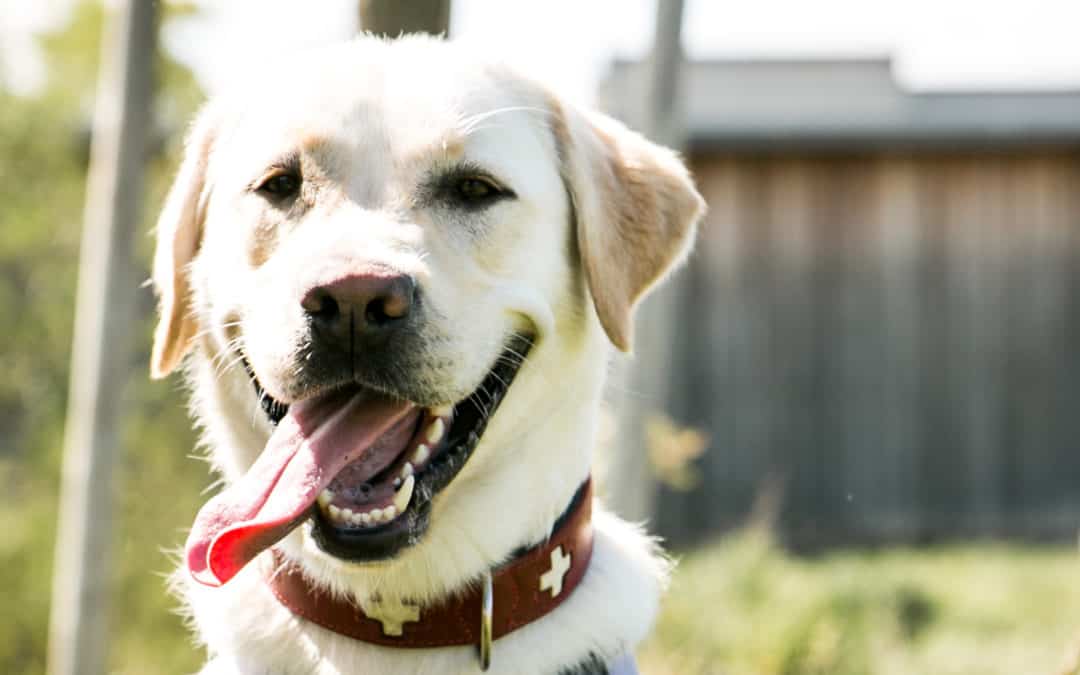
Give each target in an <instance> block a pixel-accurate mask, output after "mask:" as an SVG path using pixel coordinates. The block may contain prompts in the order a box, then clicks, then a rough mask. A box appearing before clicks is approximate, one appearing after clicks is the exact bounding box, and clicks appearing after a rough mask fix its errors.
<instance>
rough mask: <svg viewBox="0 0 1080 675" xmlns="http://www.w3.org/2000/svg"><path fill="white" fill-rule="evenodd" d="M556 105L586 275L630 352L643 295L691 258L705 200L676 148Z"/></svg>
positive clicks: (609, 325) (614, 335) (611, 334)
mask: <svg viewBox="0 0 1080 675" xmlns="http://www.w3.org/2000/svg"><path fill="white" fill-rule="evenodd" d="M553 107H554V110H553V119H552V130H553V132H554V134H555V139H556V144H557V146H558V151H559V154H560V160H561V162H562V175H563V180H564V181H565V182H566V185H567V188H568V190H569V192H570V197H571V200H572V202H573V207H574V212H575V218H576V221H577V223H576V224H577V241H578V248H579V250H580V253H581V258H582V264H583V266H584V269H585V278H586V281H587V282H588V285H589V291H590V293H591V294H592V298H593V304H594V305H595V307H596V313H597V316H598V317H599V318H600V323H601V325H603V327H604V330H605V331H606V332H607V335H608V338H609V339H610V340H611V342H612V344H614V345H615V346H616V347H617V348H619V349H620V350H622V351H624V352H628V351H630V350H631V346H632V344H633V328H634V310H635V308H636V307H637V304H638V302H639V301H640V300H641V298H642V297H644V296H645V294H646V293H647V292H648V291H649V290H650V289H651V288H652V287H653V286H655V285H656V284H657V282H659V281H660V280H661V279H663V278H664V276H665V275H666V274H667V273H668V272H670V271H671V270H673V269H674V268H675V267H677V266H678V265H679V263H681V262H682V261H683V260H684V259H685V258H686V256H687V254H688V253H689V251H690V248H691V246H692V244H693V241H694V234H695V232H696V230H697V223H698V220H700V218H701V216H702V214H703V213H704V211H705V202H704V200H703V199H702V198H701V195H699V194H698V192H697V190H696V189H695V188H694V182H693V180H692V179H691V178H690V174H689V172H688V171H687V170H686V166H685V165H684V164H683V162H682V160H681V159H680V158H679V156H678V155H677V154H675V153H674V152H673V151H671V150H669V149H667V148H664V147H661V146H659V145H656V144H655V143H652V142H650V141H648V140H647V139H645V138H644V137H643V136H641V135H640V134H637V133H635V132H633V131H631V130H630V129H628V128H626V127H625V126H623V125H622V124H620V123H619V122H616V121H615V120H613V119H611V118H610V117H607V116H604V115H600V114H597V113H586V112H583V111H579V110H575V109H572V108H570V107H568V106H564V105H561V104H559V103H557V102H555V103H553Z"/></svg>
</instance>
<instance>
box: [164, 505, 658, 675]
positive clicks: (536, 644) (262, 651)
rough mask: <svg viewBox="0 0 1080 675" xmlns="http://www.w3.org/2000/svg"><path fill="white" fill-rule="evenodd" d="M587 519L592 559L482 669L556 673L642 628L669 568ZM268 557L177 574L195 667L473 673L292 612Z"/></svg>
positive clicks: (468, 655) (462, 662)
mask: <svg viewBox="0 0 1080 675" xmlns="http://www.w3.org/2000/svg"><path fill="white" fill-rule="evenodd" d="M593 518H594V521H593V522H594V527H595V537H596V538H595V543H594V550H593V558H592V563H591V565H590V567H589V571H588V573H587V574H586V576H585V579H584V580H583V581H582V583H581V585H580V586H579V587H578V588H577V589H576V590H575V591H574V593H573V594H572V595H571V596H570V597H569V598H567V600H566V601H565V602H564V603H563V604H562V605H561V606H560V607H559V608H557V609H556V610H555V611H554V612H552V613H551V614H549V615H548V616H546V617H544V618H542V619H540V620H538V621H536V622H535V623H533V624H530V625H528V626H525V627H523V628H520V629H518V630H517V631H514V632H513V633H511V634H509V635H507V636H505V637H503V638H502V639H500V640H498V641H496V643H495V645H494V651H493V661H492V666H491V669H490V670H489V671H488V672H489V673H493V674H500V673H506V674H509V673H533V672H535V673H556V672H559V671H560V670H561V669H563V668H569V667H572V666H574V665H576V664H577V663H579V662H581V661H582V660H584V659H585V658H586V657H587V656H588V655H589V654H590V653H594V654H596V655H597V656H599V657H600V658H602V659H613V658H615V657H617V656H618V655H619V654H622V653H625V652H626V651H627V650H630V649H632V648H633V647H634V645H636V644H637V643H638V642H639V641H640V640H641V639H642V638H643V637H644V636H645V635H646V634H647V633H648V631H649V629H650V628H651V626H652V623H653V620H654V618H655V615H656V611H657V607H658V601H659V596H660V593H661V591H662V589H663V587H664V584H665V583H666V579H667V572H668V565H667V563H666V561H665V560H664V558H663V557H661V556H660V555H658V551H657V549H656V547H655V545H654V543H653V541H652V540H651V539H649V538H648V537H646V536H645V535H644V534H643V533H641V532H640V531H639V530H638V529H636V528H635V527H634V526H631V525H629V524H627V523H625V522H623V521H621V520H619V519H618V518H616V517H614V516H612V515H610V514H608V513H605V512H603V511H599V512H597V513H595V514H594V516H593ZM268 558H269V555H267V554H265V553H264V554H263V555H262V556H261V557H260V558H259V559H258V560H256V562H255V563H254V564H252V565H249V566H248V568H246V569H245V570H244V571H243V572H241V573H240V574H239V575H238V576H237V577H236V578H235V579H233V580H232V581H231V582H230V583H229V584H227V585H226V586H224V587H222V588H207V587H204V586H201V585H199V584H196V583H194V582H191V581H190V580H188V579H186V578H184V582H185V583H184V589H183V594H184V599H185V600H186V602H187V604H188V606H189V608H190V610H191V613H192V617H193V623H194V624H195V627H196V629H197V631H198V634H199V637H200V639H201V640H202V641H203V642H204V643H205V644H206V646H207V648H208V650H209V652H210V655H211V662H210V664H208V666H207V670H205V671H204V672H207V673H218V672H220V673H264V672H273V673H282V674H289V673H319V674H324V673H326V674H328V673H340V672H360V673H363V672H381V673H394V672H423V673H429V672H430V673H440V674H442V673H446V674H453V673H475V672H476V671H477V662H476V650H475V649H474V648H472V647H453V648H442V649H420V650H417V649H396V648H390V647H379V646H375V645H371V644H367V643H363V642H358V641H355V640H352V639H351V638H347V637H344V636H341V635H338V634H336V633H332V632H330V631H327V630H325V629H323V628H320V627H317V626H314V625H312V624H309V623H307V622H304V621H302V620H300V619H298V618H296V617H295V616H293V615H292V614H291V613H290V612H289V610H287V609H286V608H285V607H284V606H282V605H281V604H280V603H278V601H277V599H276V598H274V596H273V595H272V594H271V593H270V591H269V589H268V588H267V586H266V585H265V582H264V580H263V574H264V572H265V567H263V566H264V565H267V564H268V563H269V561H268ZM568 617H572V619H568ZM583 627H588V628H587V629H585V630H583ZM420 664H423V669H422V670H421V669H419V668H420ZM523 664H528V668H527V669H526V668H523ZM534 669H535V670H534Z"/></svg>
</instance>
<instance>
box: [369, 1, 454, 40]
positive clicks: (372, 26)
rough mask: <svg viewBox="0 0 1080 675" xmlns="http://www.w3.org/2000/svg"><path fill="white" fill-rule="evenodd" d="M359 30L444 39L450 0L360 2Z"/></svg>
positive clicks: (447, 28) (447, 29)
mask: <svg viewBox="0 0 1080 675" xmlns="http://www.w3.org/2000/svg"><path fill="white" fill-rule="evenodd" d="M360 28H361V29H363V30H365V31H369V32H372V33H375V34H377V35H388V36H390V37H397V36H398V35H400V34H402V33H431V34H432V35H447V34H449V30H450V0H408V1H405V0H360Z"/></svg>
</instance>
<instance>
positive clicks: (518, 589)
mask: <svg viewBox="0 0 1080 675" xmlns="http://www.w3.org/2000/svg"><path fill="white" fill-rule="evenodd" d="M560 521H561V523H557V526H556V528H555V531H554V532H552V534H551V536H550V537H549V538H548V539H547V540H546V541H543V542H541V543H539V544H537V545H535V546H533V547H531V548H529V549H527V550H525V551H524V552H522V553H521V554H520V555H518V556H517V557H515V558H514V559H513V560H511V561H510V562H508V563H506V564H505V565H502V566H501V567H498V568H496V569H494V570H492V572H491V577H492V590H493V591H494V592H493V595H492V597H493V600H494V612H493V615H492V629H493V630H492V636H493V638H494V639H498V638H500V637H502V636H503V635H506V634H507V633H510V632H511V631H514V630H516V629H518V628H521V627H522V626H524V625H526V624H529V623H531V622H533V621H536V620H537V619H539V618H540V617H542V616H544V615H545V614H547V613H548V612H550V611H552V610H553V609H555V608H556V607H558V606H559V605H560V604H562V602H563V601H564V600H565V599H566V598H568V597H569V596H570V594H571V593H573V591H574V588H575V587H577V585H578V583H579V582H580V581H581V579H582V577H584V576H585V570H586V569H588V567H589V560H590V558H591V557H592V547H593V530H592V480H591V479H586V481H585V482H584V483H583V484H582V485H581V487H580V488H579V489H578V491H577V494H576V495H575V496H574V500H573V501H572V502H571V505H570V507H569V508H568V510H567V512H566V514H564V515H563V517H562V518H560ZM274 561H275V563H276V564H275V567H276V568H279V570H280V571H278V572H277V573H276V574H273V575H272V576H269V577H268V578H267V585H268V586H269V587H270V590H271V591H273V593H274V595H276V596H277V599H278V600H279V601H280V602H281V604H283V605H285V607H287V608H288V609H289V610H290V611H291V612H292V613H293V614H296V615H297V616H299V617H302V618H304V619H307V620H308V621H311V622H312V623H314V624H317V625H319V626H322V627H323V628H326V629H328V630H332V631H334V632H335V633H339V634H341V635H346V636H348V637H351V638H355V639H357V640H362V641H364V642H371V643H374V644H377V645H384V646H387V647H450V646H456V645H479V644H480V643H481V617H482V606H483V599H484V598H483V590H482V589H481V588H478V587H477V585H472V586H470V587H469V589H468V590H467V591H466V592H465V593H463V594H460V595H456V596H454V597H452V598H450V599H448V600H446V601H445V602H443V603H442V604H439V605H433V606H427V607H421V606H419V605H412V604H407V603H393V604H391V603H385V604H386V606H384V603H382V602H380V601H379V600H378V599H377V598H368V599H366V600H361V601H360V602H359V603H356V602H353V601H351V600H350V599H347V598H339V597H335V596H333V595H331V594H330V593H329V592H328V591H326V590H325V589H323V588H320V587H317V586H315V585H313V584H312V583H311V582H310V581H309V580H308V579H307V578H306V577H305V576H304V575H303V574H302V573H301V572H300V570H299V569H297V568H296V567H295V566H292V565H290V564H289V563H288V561H286V560H285V558H284V556H282V555H281V554H280V553H279V552H278V551H277V550H276V549H275V550H274Z"/></svg>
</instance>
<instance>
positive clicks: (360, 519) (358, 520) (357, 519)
mask: <svg viewBox="0 0 1080 675" xmlns="http://www.w3.org/2000/svg"><path fill="white" fill-rule="evenodd" d="M363 523H364V514H362V513H354V514H353V516H352V524H353V525H362V524H363Z"/></svg>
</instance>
